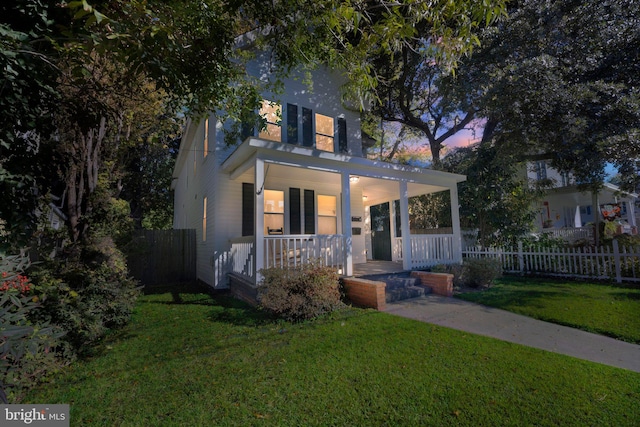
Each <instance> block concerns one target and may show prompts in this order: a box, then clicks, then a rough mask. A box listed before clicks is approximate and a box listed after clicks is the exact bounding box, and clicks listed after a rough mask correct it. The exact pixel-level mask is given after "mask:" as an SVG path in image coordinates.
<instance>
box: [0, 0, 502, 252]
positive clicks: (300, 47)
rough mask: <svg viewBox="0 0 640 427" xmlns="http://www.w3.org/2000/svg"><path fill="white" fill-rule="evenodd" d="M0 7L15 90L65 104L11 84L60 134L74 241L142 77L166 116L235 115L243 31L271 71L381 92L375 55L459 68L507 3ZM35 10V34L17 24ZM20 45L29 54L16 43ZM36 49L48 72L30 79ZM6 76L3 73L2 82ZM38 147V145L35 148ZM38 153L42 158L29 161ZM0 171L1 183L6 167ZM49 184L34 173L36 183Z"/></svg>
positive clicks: (218, 1)
mask: <svg viewBox="0 0 640 427" xmlns="http://www.w3.org/2000/svg"><path fill="white" fill-rule="evenodd" d="M41 6H42V9H40V7H41ZM2 7H3V9H2V12H3V14H2V18H1V19H2V21H1V22H0V25H2V34H0V36H1V37H2V40H3V45H2V46H5V38H6V37H7V36H6V35H7V34H8V35H9V36H8V40H9V41H8V42H7V44H6V45H7V46H8V48H6V49H4V48H3V49H4V50H3V61H4V62H3V64H2V65H4V66H5V70H7V71H14V70H18V72H17V74H15V76H14V77H15V78H14V77H10V78H12V79H13V80H14V81H13V83H12V84H14V83H15V84H14V86H13V87H18V88H21V87H24V88H26V89H28V90H29V91H31V92H33V94H36V95H37V94H38V93H40V92H42V93H51V94H52V95H53V96H56V97H58V101H57V102H59V103H60V106H61V108H58V107H57V106H56V108H53V107H51V106H50V105H51V104H46V103H40V102H39V101H38V97H37V96H30V97H28V98H25V97H24V96H22V94H21V93H18V92H19V91H14V93H13V95H12V97H11V98H8V99H9V101H7V102H16V103H21V106H22V107H23V109H24V110H25V111H28V113H29V115H28V116H25V117H38V118H39V119H40V120H43V121H44V122H46V123H48V124H49V125H50V126H49V130H48V131H47V130H45V129H44V127H42V129H36V130H37V132H34V135H36V136H34V138H32V140H33V141H39V139H38V138H41V139H42V138H48V137H49V135H53V136H54V137H53V138H52V140H51V143H48V144H46V145H47V147H46V150H49V151H50V152H52V153H53V154H54V155H56V156H57V157H56V159H57V161H56V163H55V164H54V165H53V166H54V168H53V169H54V170H53V171H52V172H54V173H55V172H58V173H59V175H60V176H61V177H63V180H64V182H65V184H66V187H67V188H66V196H67V205H66V207H67V213H68V218H69V224H68V225H69V235H70V237H71V238H72V239H73V240H81V239H82V238H83V235H84V234H85V233H86V231H87V230H88V228H89V225H90V224H89V223H88V222H87V221H88V218H90V216H89V215H88V213H89V212H90V210H91V195H92V194H93V193H94V192H95V189H96V187H97V185H98V177H99V176H100V174H101V172H106V171H109V169H113V168H114V167H115V166H117V164H118V163H117V162H118V156H117V155H116V154H114V153H116V152H117V151H118V150H119V147H121V146H122V144H123V143H124V141H125V140H126V141H129V142H133V141H140V139H139V138H137V139H136V138H131V137H130V136H131V135H130V133H129V132H130V129H131V125H132V123H133V121H132V118H133V117H134V116H135V115H136V114H139V113H140V111H141V109H140V108H139V106H138V105H133V104H132V102H133V101H135V100H137V99H139V96H137V95H141V94H143V93H146V92H145V91H144V90H143V91H138V89H137V88H141V87H147V85H149V86H150V87H153V90H160V91H162V95H159V96H163V97H164V101H165V102H164V103H163V104H164V108H167V111H168V113H173V112H175V111H176V110H177V109H179V108H181V109H184V110H186V111H187V112H188V114H189V115H193V116H198V115H200V114H204V113H205V112H207V111H212V110H217V109H220V108H223V109H225V110H227V111H228V112H229V113H230V114H231V116H233V115H234V114H235V116H236V117H242V116H243V114H246V113H247V112H248V111H251V110H253V109H254V107H255V106H256V105H257V102H258V99H259V95H258V93H259V90H258V89H259V88H257V87H256V84H257V83H259V82H257V81H256V80H253V79H250V78H249V77H248V76H247V75H246V72H245V70H244V67H243V64H244V61H243V60H244V59H246V57H247V54H248V52H247V51H246V50H243V49H236V44H235V43H236V36H238V35H239V34H241V33H243V32H246V31H249V30H251V31H252V32H251V33H250V35H252V36H254V38H253V39H252V42H251V43H253V44H255V46H257V47H258V48H259V49H264V50H267V51H268V52H271V54H272V56H273V58H274V61H273V67H272V71H273V73H274V74H275V75H284V74H286V73H287V72H288V71H289V70H291V69H292V67H295V66H300V65H302V66H304V65H307V66H310V67H312V66H316V65H317V64H319V63H326V64H329V65H330V66H334V67H340V68H343V69H344V70H345V72H346V74H347V75H348V77H349V78H350V82H351V84H350V85H349V90H346V92H345V94H346V96H347V98H349V99H350V101H351V102H352V103H353V102H356V101H362V100H364V99H367V98H373V99H376V98H378V97H379V96H378V94H377V93H376V89H377V88H378V86H379V83H380V81H381V76H380V74H379V73H378V72H377V70H376V69H375V67H374V59H376V58H380V57H381V56H386V57H387V58H389V59H390V60H393V59H394V58H395V57H396V56H397V55H398V54H399V53H400V52H402V51H403V50H405V49H414V50H418V51H421V52H422V53H423V55H425V56H428V57H437V58H440V59H441V60H442V61H445V62H446V63H448V64H454V63H455V61H456V58H458V57H459V56H460V55H461V54H463V53H464V52H466V51H468V49H469V48H470V47H471V46H472V45H473V44H474V43H475V42H476V41H477V37H476V31H477V29H478V25H479V23H480V22H485V21H487V20H489V21H490V20H492V19H493V18H494V17H495V16H497V15H499V14H500V13H501V12H502V11H503V10H504V0H495V1H494V2H482V3H478V2H475V1H471V0H464V1H458V2H454V3H452V2H449V1H442V2H435V3H434V2H428V3H425V2H404V3H398V2H390V1H386V0H377V1H375V2H356V3H352V2H348V1H334V0H321V1H317V2H311V3H310V2H306V1H302V0H278V1H274V2H263V1H253V0H247V1H225V0H204V1H199V2H182V1H177V0H169V1H166V0H126V1H125V0H115V1H112V0H109V1H101V0H96V1H95V2H91V3H89V2H88V1H87V0H80V1H71V2H68V3H64V2H63V3H46V4H45V2H42V1H41V0H16V1H15V2H11V3H10V4H7V5H3V6H2ZM34 14H35V15H37V18H38V19H37V20H36V21H35V22H37V23H39V24H38V25H40V27H39V29H38V31H34V32H30V31H29V30H28V29H27V28H25V29H22V27H16V28H14V27H13V25H14V23H20V22H22V23H25V22H28V21H29V19H30V18H32V15H34ZM434 40H435V41H437V43H434V42H433V41H434ZM436 45H437V49H435V48H434V46H436ZM25 47H28V49H26V48H25ZM27 50H28V55H27V54H24V52H23V51H27ZM16 57H18V58H19V60H15V58H16ZM34 58H37V59H38V60H40V61H42V64H47V65H50V66H51V70H49V71H53V72H52V73H51V74H50V75H49V76H47V75H45V74H44V73H40V74H38V75H37V76H36V77H38V78H37V79H34V80H29V76H30V74H29V73H30V72H31V71H30V66H31V65H32V64H33V63H34V61H35V60H34ZM21 61H22V62H21ZM6 64H8V65H6ZM42 64H39V67H40V68H42V67H43V65H42ZM40 68H39V69H40ZM9 75H10V76H12V74H10V73H9ZM45 77H46V78H45ZM9 80H10V79H6V78H5V80H3V82H2V85H3V87H5V86H6V82H7V81H9ZM370 94H372V95H370ZM234 107H236V108H234ZM184 110H183V111H184ZM42 112H44V113H45V114H40V113H42ZM16 123H20V124H22V122H16ZM20 129H21V128H20V127H19V126H12V125H11V124H5V123H3V129H2V130H3V134H6V135H10V136H11V138H12V139H11V140H10V141H9V142H6V141H3V147H5V148H4V149H6V150H14V151H19V150H15V148H16V147H18V146H19V144H20V143H21V141H19V139H18V138H17V137H16V135H20ZM24 129H25V130H26V131H28V130H29V129H30V128H29V126H28V125H27V126H26V127H24ZM54 130H55V131H54ZM32 146H34V147H37V144H36V145H33V144H32ZM46 150H45V149H44V148H40V147H37V148H36V149H34V150H33V152H34V153H33V154H35V153H40V154H42V153H43V152H45V151H46ZM27 152H28V151H27ZM28 157H29V158H31V159H32V160H37V158H36V157H35V156H32V155H29V156H28ZM42 163H46V162H45V161H42V160H40V161H32V164H34V165H37V166H43V165H42ZM105 168H106V169H105ZM2 179H3V183H5V182H9V179H12V176H10V175H8V174H5V175H3V178H2ZM50 181H51V180H50V179H44V180H42V181H41V182H43V188H45V187H46V185H47V183H49V182H50Z"/></svg>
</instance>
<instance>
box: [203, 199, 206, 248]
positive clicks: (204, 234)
mask: <svg viewBox="0 0 640 427" xmlns="http://www.w3.org/2000/svg"><path fill="white" fill-rule="evenodd" d="M202 241H203V242H206V241H207V198H206V197H205V198H204V199H203V201H202Z"/></svg>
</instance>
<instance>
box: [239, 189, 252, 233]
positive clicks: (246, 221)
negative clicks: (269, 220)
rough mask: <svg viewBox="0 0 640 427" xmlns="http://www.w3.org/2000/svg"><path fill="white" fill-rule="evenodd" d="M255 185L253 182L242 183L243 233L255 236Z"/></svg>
mask: <svg viewBox="0 0 640 427" xmlns="http://www.w3.org/2000/svg"><path fill="white" fill-rule="evenodd" d="M254 193H255V190H254V186H253V184H251V183H247V182H243V183H242V235H243V236H253V231H254V230H253V229H254V223H255V215H254V212H255V198H254Z"/></svg>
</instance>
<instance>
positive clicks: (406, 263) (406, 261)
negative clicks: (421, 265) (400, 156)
mask: <svg viewBox="0 0 640 427" xmlns="http://www.w3.org/2000/svg"><path fill="white" fill-rule="evenodd" d="M399 185H400V231H401V232H402V268H403V269H404V270H411V228H410V227H409V190H408V189H407V181H400V184H399Z"/></svg>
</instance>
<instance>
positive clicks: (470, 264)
mask: <svg viewBox="0 0 640 427" xmlns="http://www.w3.org/2000/svg"><path fill="white" fill-rule="evenodd" d="M500 276H502V264H501V263H500V260H498V259H493V258H467V259H465V260H464V262H463V263H462V280H463V283H464V284H465V285H467V286H470V287H472V288H488V287H489V286H491V285H493V282H494V280H496V279H497V278H498V277H500Z"/></svg>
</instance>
